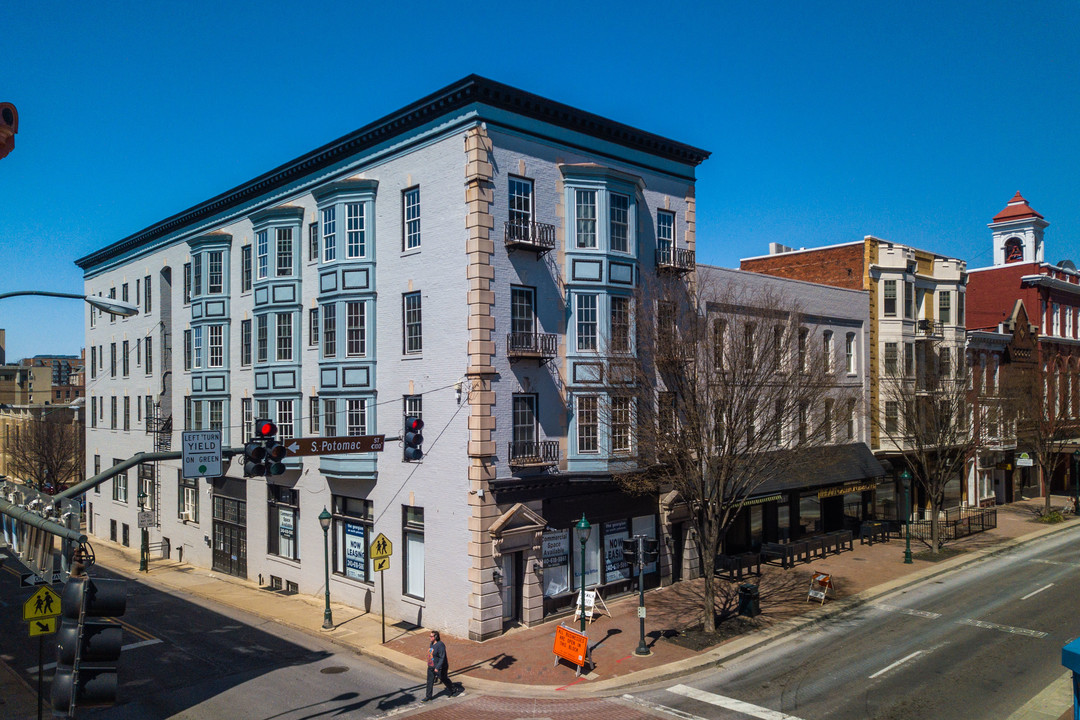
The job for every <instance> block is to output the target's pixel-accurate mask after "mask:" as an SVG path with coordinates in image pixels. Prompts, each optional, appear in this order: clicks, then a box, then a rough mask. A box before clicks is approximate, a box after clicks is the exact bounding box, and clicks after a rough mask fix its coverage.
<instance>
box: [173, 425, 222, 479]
mask: <svg viewBox="0 0 1080 720" xmlns="http://www.w3.org/2000/svg"><path fill="white" fill-rule="evenodd" d="M181 447H182V451H181V453H182V454H181V459H182V460H183V464H184V469H183V475H184V478H186V479H191V478H200V477H218V476H219V475H221V431H220V430H185V431H184V433H183V436H182V438H181Z"/></svg>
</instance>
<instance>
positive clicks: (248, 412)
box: [240, 398, 255, 440]
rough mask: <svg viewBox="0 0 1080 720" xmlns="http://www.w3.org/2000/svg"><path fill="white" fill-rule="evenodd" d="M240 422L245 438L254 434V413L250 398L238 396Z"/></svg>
mask: <svg viewBox="0 0 1080 720" xmlns="http://www.w3.org/2000/svg"><path fill="white" fill-rule="evenodd" d="M240 422H241V423H242V430H243V434H244V437H243V439H245V440H247V439H250V438H252V437H253V436H254V435H255V413H254V411H253V410H252V407H251V398H240Z"/></svg>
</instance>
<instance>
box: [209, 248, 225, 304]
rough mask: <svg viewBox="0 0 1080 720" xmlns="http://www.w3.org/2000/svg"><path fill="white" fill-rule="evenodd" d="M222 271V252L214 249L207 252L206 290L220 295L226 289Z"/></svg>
mask: <svg viewBox="0 0 1080 720" xmlns="http://www.w3.org/2000/svg"><path fill="white" fill-rule="evenodd" d="M223 274H224V273H223V271H222V252H221V250H213V251H211V252H209V253H207V254H206V292H208V293H210V294H211V295H220V294H221V293H222V292H224V290H225V285H224V278H223Z"/></svg>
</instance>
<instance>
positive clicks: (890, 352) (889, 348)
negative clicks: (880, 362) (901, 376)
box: [885, 342, 899, 375]
mask: <svg viewBox="0 0 1080 720" xmlns="http://www.w3.org/2000/svg"><path fill="white" fill-rule="evenodd" d="M897 352H898V346H897V344H896V343H894V342H887V343H885V373H886V374H887V375H896V373H897V372H898V371H899V367H898V366H897V360H898V355H897Z"/></svg>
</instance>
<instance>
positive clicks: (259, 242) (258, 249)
mask: <svg viewBox="0 0 1080 720" xmlns="http://www.w3.org/2000/svg"><path fill="white" fill-rule="evenodd" d="M269 274H270V240H269V236H268V234H267V232H266V231H265V230H260V231H259V232H257V233H255V278H256V279H257V280H265V279H266V277H267V276H268V275H269Z"/></svg>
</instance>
